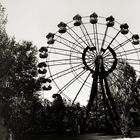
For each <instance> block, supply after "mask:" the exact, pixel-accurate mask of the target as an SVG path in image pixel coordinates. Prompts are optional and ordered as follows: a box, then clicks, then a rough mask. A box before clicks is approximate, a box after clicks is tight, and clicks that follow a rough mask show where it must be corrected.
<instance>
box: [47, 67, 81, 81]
mask: <svg viewBox="0 0 140 140" xmlns="http://www.w3.org/2000/svg"><path fill="white" fill-rule="evenodd" d="M80 66H81V64H79V65H76V66H73V67H70V68H68V69H65V70H62V71H60V72H57V73H55V74H53V75H51V76H50V77H48V78H53V79H56V78H59V77H61V76H63V75H66V74H69V73H70V72H71V69H72V68H73V69H74V68H77V69H76V70H79V69H81V68H82V67H83V66H82V67H80ZM65 72H66V73H65ZM59 74H61V75H59ZM55 76H56V77H55Z"/></svg>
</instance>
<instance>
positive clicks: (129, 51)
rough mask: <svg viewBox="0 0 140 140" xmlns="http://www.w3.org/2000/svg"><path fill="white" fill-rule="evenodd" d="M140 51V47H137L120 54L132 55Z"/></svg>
mask: <svg viewBox="0 0 140 140" xmlns="http://www.w3.org/2000/svg"><path fill="white" fill-rule="evenodd" d="M138 51H140V49H139V48H135V49H131V50H125V51H122V52H120V54H121V55H130V54H133V53H136V52H137V53H138ZM118 57H119V56H118Z"/></svg>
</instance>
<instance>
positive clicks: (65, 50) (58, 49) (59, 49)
mask: <svg viewBox="0 0 140 140" xmlns="http://www.w3.org/2000/svg"><path fill="white" fill-rule="evenodd" d="M48 48H50V49H51V48H52V47H48ZM53 49H54V50H57V51H64V52H67V53H69V52H72V53H76V54H78V53H79V54H82V52H80V51H79V50H77V49H75V48H72V47H70V49H71V50H67V49H62V48H57V47H55V48H53ZM73 50H75V51H73Z"/></svg>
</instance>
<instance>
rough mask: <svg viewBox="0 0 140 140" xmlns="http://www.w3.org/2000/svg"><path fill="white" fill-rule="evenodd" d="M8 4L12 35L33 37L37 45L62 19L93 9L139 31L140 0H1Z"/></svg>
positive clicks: (24, 38)
mask: <svg viewBox="0 0 140 140" xmlns="http://www.w3.org/2000/svg"><path fill="white" fill-rule="evenodd" d="M0 2H1V3H2V5H3V6H4V7H5V8H6V14H7V16H8V23H7V25H6V30H7V33H8V35H9V36H11V37H13V36H14V37H15V39H16V40H17V41H22V40H27V41H32V42H33V44H34V45H36V46H37V47H38V48H40V47H41V46H47V40H46V35H47V34H48V33H49V32H54V33H55V32H56V31H57V30H58V27H57V25H58V23H60V21H63V22H66V23H67V22H69V21H71V20H72V18H73V16H75V15H76V14H80V15H81V16H88V15H90V14H92V13H93V12H96V13H97V14H98V15H100V16H103V17H108V16H110V15H112V16H113V17H115V19H116V20H117V21H118V22H120V23H128V25H129V29H130V31H131V32H132V33H135V34H139V35H140V26H139V25H140V18H139V15H138V14H139V13H140V1H139V0H0Z"/></svg>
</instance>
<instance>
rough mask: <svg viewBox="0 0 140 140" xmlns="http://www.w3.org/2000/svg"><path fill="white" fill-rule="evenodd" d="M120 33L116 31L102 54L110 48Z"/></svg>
mask: <svg viewBox="0 0 140 140" xmlns="http://www.w3.org/2000/svg"><path fill="white" fill-rule="evenodd" d="M119 33H120V31H118V33H117V34H116V35H115V36H114V37H113V39H112V40H111V41H110V43H109V45H108V46H107V48H106V49H105V51H104V52H103V54H104V53H105V52H106V50H107V49H108V48H109V47H110V45H111V44H112V43H113V41H114V40H115V39H116V38H117V36H118V35H119Z"/></svg>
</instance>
